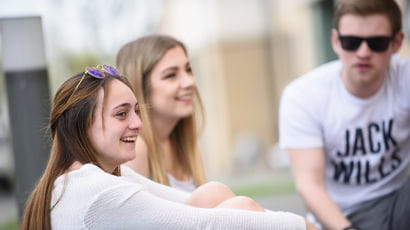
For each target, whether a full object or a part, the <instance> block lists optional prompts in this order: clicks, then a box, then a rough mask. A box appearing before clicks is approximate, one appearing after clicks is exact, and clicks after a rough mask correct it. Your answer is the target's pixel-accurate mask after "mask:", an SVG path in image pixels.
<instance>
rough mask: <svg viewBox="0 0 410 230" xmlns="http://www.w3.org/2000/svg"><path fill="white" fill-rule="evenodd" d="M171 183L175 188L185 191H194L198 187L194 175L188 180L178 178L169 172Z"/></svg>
mask: <svg viewBox="0 0 410 230" xmlns="http://www.w3.org/2000/svg"><path fill="white" fill-rule="evenodd" d="M168 180H169V185H170V186H171V187H173V188H176V189H179V190H181V191H185V192H193V191H194V190H195V189H196V187H197V186H196V185H195V182H194V179H193V178H192V177H190V178H189V180H187V181H182V180H178V179H176V178H175V177H174V176H172V175H171V174H169V173H168Z"/></svg>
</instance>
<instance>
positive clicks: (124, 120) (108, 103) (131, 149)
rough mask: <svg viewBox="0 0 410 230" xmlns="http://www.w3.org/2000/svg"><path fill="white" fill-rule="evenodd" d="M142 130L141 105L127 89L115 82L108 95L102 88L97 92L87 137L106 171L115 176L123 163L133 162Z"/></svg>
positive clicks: (109, 86)
mask: <svg viewBox="0 0 410 230" xmlns="http://www.w3.org/2000/svg"><path fill="white" fill-rule="evenodd" d="M106 93H107V95H105V94H106ZM104 97H105V98H104ZM104 100H105V101H104ZM141 127H142V122H141V120H140V118H139V116H138V103H137V100H136V98H135V96H134V93H133V92H132V91H131V89H130V88H128V86H126V85H125V84H124V83H122V82H121V81H119V80H112V81H111V82H109V83H108V92H105V91H104V90H103V89H102V88H101V89H100V90H99V91H98V94H97V105H96V108H95V111H94V118H93V124H92V125H91V127H90V129H89V131H88V136H89V138H90V140H91V143H92V145H93V147H94V148H95V149H96V151H97V153H98V154H97V158H98V160H99V161H100V163H101V164H102V167H103V169H104V170H105V171H106V172H109V173H112V172H113V171H114V169H115V168H116V167H118V166H119V165H120V164H122V163H124V162H126V161H129V160H132V159H134V157H135V140H136V138H137V136H138V133H139V130H140V129H141Z"/></svg>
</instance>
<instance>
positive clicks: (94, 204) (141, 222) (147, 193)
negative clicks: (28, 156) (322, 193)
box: [51, 164, 305, 230]
mask: <svg viewBox="0 0 410 230" xmlns="http://www.w3.org/2000/svg"><path fill="white" fill-rule="evenodd" d="M121 171H122V176H121V177H118V176H113V175H110V174H108V173H105V172H104V171H103V170H101V169H100V168H99V167H97V166H95V165H92V164H85V165H83V166H82V167H81V168H80V169H78V170H74V171H71V172H69V173H67V174H65V175H62V176H60V177H58V178H57V180H56V181H55V183H54V185H55V187H54V190H53V194H52V202H51V207H52V211H51V225H52V228H53V229H76V230H78V229H278V230H279V229H283V230H285V229H295V230H296V229H297V230H299V229H301V230H302V229H305V223H304V221H303V219H302V218H301V217H300V216H298V215H295V214H292V213H288V212H272V211H267V212H253V211H245V210H237V209H226V208H214V209H205V208H196V207H191V206H188V205H184V204H182V202H183V201H184V200H185V199H186V198H187V197H188V196H189V194H188V193H184V192H180V191H177V190H176V189H173V188H170V187H168V186H164V185H161V184H158V183H155V182H152V181H151V180H148V179H146V178H145V177H143V176H141V175H139V174H137V173H135V172H134V171H132V170H131V169H129V168H127V167H122V168H121ZM64 184H65V185H64ZM64 186H65V188H64Z"/></svg>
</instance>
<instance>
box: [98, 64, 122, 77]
mask: <svg viewBox="0 0 410 230" xmlns="http://www.w3.org/2000/svg"><path fill="white" fill-rule="evenodd" d="M102 67H103V69H104V70H105V72H107V73H109V74H111V75H114V76H119V75H120V73H119V72H118V71H117V70H116V69H115V68H114V67H111V66H108V65H103V66H102Z"/></svg>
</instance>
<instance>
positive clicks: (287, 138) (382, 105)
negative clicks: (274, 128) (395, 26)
mask: <svg viewBox="0 0 410 230" xmlns="http://www.w3.org/2000/svg"><path fill="white" fill-rule="evenodd" d="M340 71H341V62H340V61H334V62H331V63H328V64H325V65H323V66H321V67H319V68H317V69H315V70H313V71H312V72H310V73H308V74H306V75H304V76H302V77H300V78H298V79H296V80H295V81H294V82H292V83H291V84H290V85H288V86H287V87H286V89H285V90H284V92H283V95H282V99H281V104H280V113H279V116H280V121H279V129H280V146H281V147H282V148H285V149H302V148H316V147H323V148H324V151H325V154H326V156H325V163H326V169H325V170H326V171H325V180H326V181H325V182H326V189H327V192H328V193H329V195H330V197H331V198H332V199H333V200H334V201H335V202H336V203H337V204H338V205H339V207H340V208H341V209H342V210H343V212H344V213H345V215H347V214H349V213H351V212H353V211H355V210H357V208H359V207H360V204H361V203H362V202H364V201H367V200H371V199H375V198H378V197H381V196H383V195H385V194H388V193H390V192H392V191H394V190H396V189H397V188H399V187H401V186H402V184H403V183H404V182H405V180H406V178H408V176H409V172H410V167H409V160H410V89H409V87H410V61H409V60H402V59H399V58H398V57H393V58H392V60H391V63H390V69H389V71H388V72H387V73H386V79H385V81H384V83H383V85H382V87H381V88H380V89H379V91H378V92H377V93H376V94H375V95H373V96H371V97H370V98H367V99H360V98H357V97H355V96H353V95H352V94H350V93H349V92H348V91H347V90H346V88H345V87H344V84H343V81H342V80H341V76H340Z"/></svg>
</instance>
